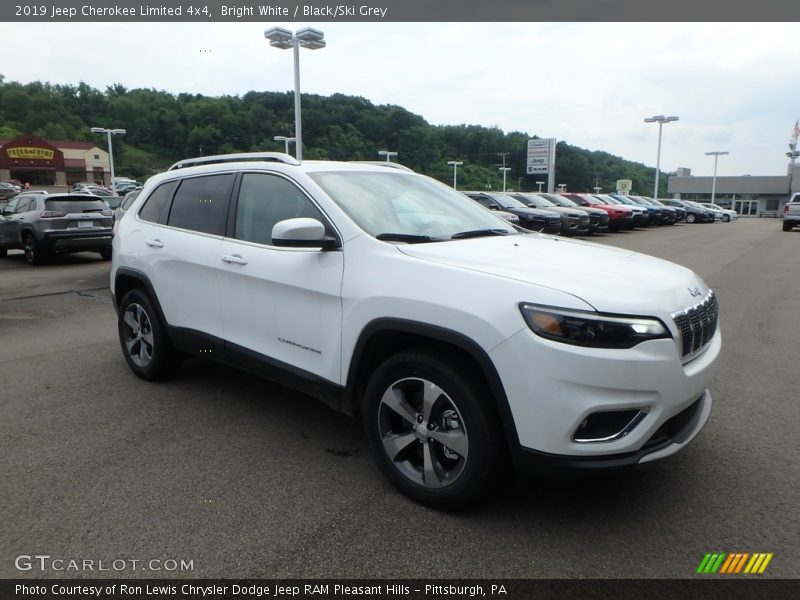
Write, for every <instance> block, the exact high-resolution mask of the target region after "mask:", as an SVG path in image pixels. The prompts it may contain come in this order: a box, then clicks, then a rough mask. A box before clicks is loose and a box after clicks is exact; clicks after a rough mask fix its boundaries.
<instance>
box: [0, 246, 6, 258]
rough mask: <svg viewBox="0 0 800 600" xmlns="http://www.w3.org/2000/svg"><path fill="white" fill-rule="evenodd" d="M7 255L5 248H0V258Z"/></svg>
mask: <svg viewBox="0 0 800 600" xmlns="http://www.w3.org/2000/svg"><path fill="white" fill-rule="evenodd" d="M6 255H8V250H7V249H5V248H0V258H5V257H6Z"/></svg>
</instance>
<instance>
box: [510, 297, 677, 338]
mask: <svg viewBox="0 0 800 600" xmlns="http://www.w3.org/2000/svg"><path fill="white" fill-rule="evenodd" d="M519 308H520V311H521V312H522V316H523V318H524V319H525V322H526V323H527V324H528V327H530V328H531V330H532V331H533V332H534V333H535V334H536V335H539V336H541V337H543V338H546V339H548V340H555V341H556V342H564V343H565V344H573V345H575V346H591V347H594V348H633V347H634V346H635V345H636V344H639V343H641V342H644V341H645V340H655V339H658V338H669V337H671V336H670V334H669V331H668V330H667V328H666V327H664V324H663V323H662V322H661V321H659V320H658V319H647V318H643V317H626V316H619V315H604V314H601V313H596V312H588V311H581V310H568V309H561V308H555V307H552V306H537V305H536V304H526V303H522V304H520V305H519Z"/></svg>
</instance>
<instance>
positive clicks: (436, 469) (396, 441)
mask: <svg viewBox="0 0 800 600" xmlns="http://www.w3.org/2000/svg"><path fill="white" fill-rule="evenodd" d="M378 433H379V436H380V439H381V442H382V443H383V449H384V451H385V452H386V455H387V456H388V458H389V460H390V461H391V462H392V463H393V464H394V466H395V467H396V468H397V470H398V471H399V472H400V473H402V474H403V476H405V477H406V478H407V479H409V480H410V481H412V482H414V483H416V484H418V485H421V486H424V487H426V488H431V489H434V488H442V487H444V486H447V485H450V484H451V483H453V482H454V481H456V480H457V479H458V478H459V476H460V475H461V474H462V473H463V471H464V467H465V466H466V464H467V458H468V454H469V440H468V437H467V429H466V426H465V424H464V421H463V419H462V417H461V415H460V413H459V411H458V408H457V407H456V405H455V404H454V403H453V400H452V399H451V398H450V397H449V396H448V395H447V393H446V392H445V391H444V390H442V389H441V388H440V387H439V386H437V385H436V384H435V383H433V382H431V381H428V380H427V379H420V378H416V377H409V378H405V379H400V380H398V381H396V382H394V383H393V384H391V385H390V386H389V387H388V388H387V389H386V391H385V392H384V394H383V396H382V397H381V400H380V406H379V408H378Z"/></svg>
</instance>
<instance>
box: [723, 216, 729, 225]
mask: <svg viewBox="0 0 800 600" xmlns="http://www.w3.org/2000/svg"><path fill="white" fill-rule="evenodd" d="M722 221H723V223H730V221H731V216H730V215H722Z"/></svg>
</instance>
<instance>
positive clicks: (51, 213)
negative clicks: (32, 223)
mask: <svg viewBox="0 0 800 600" xmlns="http://www.w3.org/2000/svg"><path fill="white" fill-rule="evenodd" d="M39 216H40V217H41V218H42V219H57V218H59V217H66V216H67V213H65V212H61V211H60V210H45V211H42V213H41V214H40V215H39Z"/></svg>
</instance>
